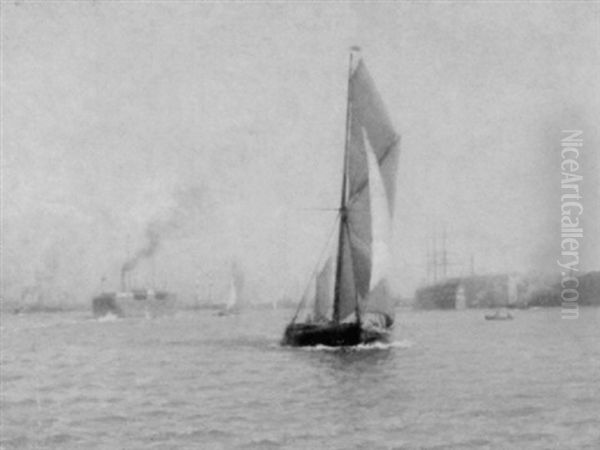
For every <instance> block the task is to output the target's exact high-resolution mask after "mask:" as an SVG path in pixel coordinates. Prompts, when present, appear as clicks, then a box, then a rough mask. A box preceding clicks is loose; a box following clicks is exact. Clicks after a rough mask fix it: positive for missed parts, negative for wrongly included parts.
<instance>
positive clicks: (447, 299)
mask: <svg viewBox="0 0 600 450" xmlns="http://www.w3.org/2000/svg"><path fill="white" fill-rule="evenodd" d="M525 293H526V284H525V282H524V280H523V279H522V278H521V277H518V276H516V275H508V274H498V275H473V276H469V277H461V278H451V279H449V280H445V281H442V282H439V283H436V284H433V285H429V286H425V287H422V288H420V289H418V290H417V292H416V293H415V306H417V307H418V308H422V309H465V308H501V307H509V308H520V307H526V306H527V296H526V295H525Z"/></svg>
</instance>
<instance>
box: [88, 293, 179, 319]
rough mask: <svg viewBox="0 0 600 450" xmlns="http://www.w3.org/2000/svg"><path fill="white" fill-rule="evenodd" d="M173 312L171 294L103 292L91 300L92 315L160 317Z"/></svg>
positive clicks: (97, 316)
mask: <svg viewBox="0 0 600 450" xmlns="http://www.w3.org/2000/svg"><path fill="white" fill-rule="evenodd" d="M174 312H175V300H174V298H173V297H172V296H170V295H166V296H164V297H163V296H160V297H158V296H152V297H147V298H136V297H134V296H133V295H121V294H119V293H117V294H115V293H105V294H101V295H99V296H98V297H95V298H94V299H93V300H92V313H93V315H94V317H96V318H101V317H105V316H116V317H120V318H127V317H146V318H153V317H161V316H168V315H172V314H174Z"/></svg>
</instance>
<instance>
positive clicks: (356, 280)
mask: <svg viewBox="0 0 600 450" xmlns="http://www.w3.org/2000/svg"><path fill="white" fill-rule="evenodd" d="M355 50H356V49H353V52H351V56H350V58H351V61H350V75H349V80H348V109H347V125H346V146H345V152H344V165H343V181H342V198H341V205H340V208H339V229H338V249H337V260H336V267H335V284H334V291H333V308H332V312H331V315H330V316H329V317H330V318H331V319H330V320H329V322H328V323H327V325H324V326H317V325H311V324H310V323H298V324H296V323H295V320H296V317H297V316H298V312H297V313H296V315H295V316H294V318H293V319H292V321H291V323H290V325H289V326H288V327H287V329H286V332H285V335H284V340H283V342H284V343H285V344H289V345H317V344H325V345H354V344H356V343H359V342H367V341H369V340H376V339H379V338H380V337H381V336H382V335H383V334H382V333H371V334H369V332H368V331H369V330H368V328H370V327H378V328H379V329H385V328H389V327H390V326H391V325H392V324H393V321H394V305H393V303H392V301H391V299H390V295H389V291H388V284H387V278H388V276H389V264H390V260H391V257H390V251H389V245H390V234H391V217H392V214H393V205H394V197H395V184H396V166H397V160H398V153H399V141H400V138H399V136H398V135H397V134H396V132H395V131H394V128H393V127H392V125H391V122H390V120H389V117H388V114H387V111H386V109H385V107H384V105H383V102H382V100H381V97H380V96H379V94H378V92H377V90H376V88H375V85H374V83H373V80H372V79H371V76H370V75H369V73H368V71H367V68H366V66H365V64H364V62H363V60H362V59H361V58H359V59H358V62H357V63H356V64H354V63H353V60H352V58H353V56H355V55H354V51H355ZM315 303H316V302H315ZM316 304H317V303H316ZM299 309H300V308H299ZM321 311H324V310H321V309H320V308H319V313H320V312H321Z"/></svg>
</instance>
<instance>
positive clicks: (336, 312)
mask: <svg viewBox="0 0 600 450" xmlns="http://www.w3.org/2000/svg"><path fill="white" fill-rule="evenodd" d="M355 51H360V48H359V47H351V48H350V61H349V67H348V93H347V99H346V139H345V142H344V166H343V177H342V198H341V201H340V210H339V211H340V228H339V232H338V253H337V262H336V267H335V288H334V291H333V320H334V322H339V320H340V291H341V288H340V281H341V278H342V260H343V256H344V255H343V252H344V233H346V232H347V229H348V211H347V208H346V201H347V198H346V197H347V193H346V191H347V185H348V143H349V141H350V113H351V100H350V88H351V86H350V83H351V80H352V66H353V56H354V52H355ZM358 313H359V312H358V305H357V308H356V314H357V315H356V319H357V321H359V320H360V318H359V316H358Z"/></svg>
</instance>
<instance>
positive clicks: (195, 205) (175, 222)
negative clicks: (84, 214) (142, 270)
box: [121, 186, 204, 284]
mask: <svg viewBox="0 0 600 450" xmlns="http://www.w3.org/2000/svg"><path fill="white" fill-rule="evenodd" d="M173 200H174V205H173V206H172V207H171V208H170V209H169V210H168V211H167V212H166V213H165V214H164V215H163V217H161V218H158V219H155V220H153V221H151V222H150V223H149V224H148V225H147V226H146V231H145V240H146V243H145V244H144V246H143V247H141V248H140V249H138V250H137V251H136V252H135V253H134V255H133V256H132V257H131V258H129V259H128V260H127V261H125V263H124V264H123V266H122V267H121V278H122V280H121V281H122V284H123V281H124V280H123V278H124V277H125V275H126V274H127V273H128V272H131V271H132V270H134V269H135V268H136V267H137V265H138V264H139V263H140V262H141V261H142V260H145V259H148V258H151V257H152V256H154V255H155V254H156V252H158V251H159V249H160V247H161V244H162V241H163V240H164V239H165V238H168V237H170V236H172V235H173V234H174V233H175V232H177V231H179V230H181V229H183V228H184V227H185V226H186V225H187V224H188V223H190V222H191V220H192V218H193V217H194V216H195V215H197V213H199V212H201V211H202V210H203V208H202V204H203V200H204V188H203V187H201V186H194V187H190V188H186V189H182V190H179V191H177V192H175V194H174V195H173Z"/></svg>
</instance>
